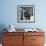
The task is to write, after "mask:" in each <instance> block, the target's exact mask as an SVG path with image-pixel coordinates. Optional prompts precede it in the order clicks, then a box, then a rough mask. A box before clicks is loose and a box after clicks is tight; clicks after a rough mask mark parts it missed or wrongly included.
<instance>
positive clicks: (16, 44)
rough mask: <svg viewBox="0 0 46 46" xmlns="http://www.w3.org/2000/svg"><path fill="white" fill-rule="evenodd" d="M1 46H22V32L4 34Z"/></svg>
mask: <svg viewBox="0 0 46 46" xmlns="http://www.w3.org/2000/svg"><path fill="white" fill-rule="evenodd" d="M3 35H4V36H3V46H23V33H22V32H4V33H3Z"/></svg>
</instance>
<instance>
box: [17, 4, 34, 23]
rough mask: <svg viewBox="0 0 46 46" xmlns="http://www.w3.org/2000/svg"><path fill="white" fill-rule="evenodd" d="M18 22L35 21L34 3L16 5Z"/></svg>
mask: <svg viewBox="0 0 46 46" xmlns="http://www.w3.org/2000/svg"><path fill="white" fill-rule="evenodd" d="M17 21H18V22H27V23H28V22H35V5H17Z"/></svg>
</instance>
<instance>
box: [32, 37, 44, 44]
mask: <svg viewBox="0 0 46 46" xmlns="http://www.w3.org/2000/svg"><path fill="white" fill-rule="evenodd" d="M32 43H33V44H43V43H44V36H32Z"/></svg>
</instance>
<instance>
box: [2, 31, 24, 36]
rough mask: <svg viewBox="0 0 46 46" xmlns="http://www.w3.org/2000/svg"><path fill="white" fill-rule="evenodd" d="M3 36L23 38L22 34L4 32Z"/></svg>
mask: <svg viewBox="0 0 46 46" xmlns="http://www.w3.org/2000/svg"><path fill="white" fill-rule="evenodd" d="M3 35H4V36H23V32H4V33H3Z"/></svg>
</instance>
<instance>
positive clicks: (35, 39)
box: [2, 32, 45, 46]
mask: <svg viewBox="0 0 46 46" xmlns="http://www.w3.org/2000/svg"><path fill="white" fill-rule="evenodd" d="M44 36H45V33H44V32H3V42H2V45H3V46H44V41H45V40H44V39H45V37H44Z"/></svg>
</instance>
